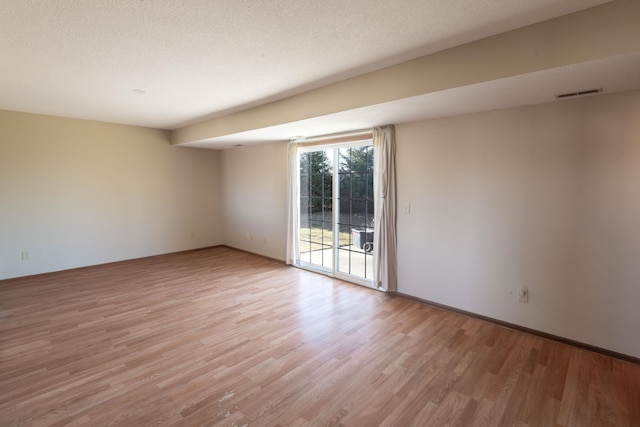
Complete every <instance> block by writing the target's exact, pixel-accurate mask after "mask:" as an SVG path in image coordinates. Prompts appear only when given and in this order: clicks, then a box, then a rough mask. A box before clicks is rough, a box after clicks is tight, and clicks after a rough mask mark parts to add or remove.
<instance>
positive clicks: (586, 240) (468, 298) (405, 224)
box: [396, 92, 640, 357]
mask: <svg viewBox="0 0 640 427" xmlns="http://www.w3.org/2000/svg"><path fill="white" fill-rule="evenodd" d="M396 129H397V142H398V153H397V154H398V158H397V166H398V168H397V169H398V202H399V203H400V204H402V203H411V213H410V214H408V215H403V214H402V213H399V216H398V256H399V291H400V292H402V293H405V294H409V295H413V296H417V297H420V298H423V299H427V300H431V301H435V302H438V303H442V304H446V305H449V306H453V307H457V308H460V309H463V310H468V311H471V312H474V313H479V314H482V315H485V316H490V317H493V318H496V319H501V320H504V321H507V322H511V323H516V324H519V325H522V326H526V327H529V328H533V329H537V330H540V331H544V332H548V333H551V334H555V335H559V336H563V337H566V338H570V339H574V340H577V341H580V342H583V343H587V344H592V345H596V346H599V347H603V348H607V349H610V350H613V351H617V352H621V353H625V354H629V355H632V356H635V357H640V310H638V303H639V302H640V92H631V93H626V94H620V95H608V96H598V97H592V98H586V99H580V100H571V101H563V102H556V103H551V104H545V105H540V106H532V107H525V108H516V109H509V110H503V111H496V112H489V113H482V114H475V115H469V116H461V117H452V118H446V119H440V120H431V121H425V122H420V123H411V124H405V125H399V126H397V127H396ZM525 285H526V286H528V288H529V292H530V297H529V303H528V304H524V303H520V302H518V300H517V290H518V288H519V287H520V286H525Z"/></svg>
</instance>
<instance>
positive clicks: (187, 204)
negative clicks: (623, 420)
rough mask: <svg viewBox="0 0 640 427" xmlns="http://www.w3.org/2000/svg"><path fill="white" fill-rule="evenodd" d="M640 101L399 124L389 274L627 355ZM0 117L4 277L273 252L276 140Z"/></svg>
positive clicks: (423, 292)
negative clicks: (215, 138) (180, 254)
mask: <svg viewBox="0 0 640 427" xmlns="http://www.w3.org/2000/svg"><path fill="white" fill-rule="evenodd" d="M639 118H640V92H630V93H625V94H617V95H604V96H597V97H591V98H586V99H580V100H572V101H569V100H568V101H562V102H555V103H551V104H545V105H539V106H531V107H523V108H516V109H508V110H502V111H495V112H488V113H482V114H474V115H468V116H459V117H451V118H446V119H438V120H429V121H424V122H418V123H410V124H401V125H397V126H396V129H397V142H398V158H397V170H398V198H399V200H398V202H399V203H400V204H403V203H411V213H410V214H408V215H405V214H402V213H400V214H399V216H398V234H399V235H398V254H399V291H400V292H402V293H405V294H409V295H413V296H416V297H420V298H424V299H428V300H432V301H435V302H438V303H442V304H447V305H450V306H453V307H457V308H460V309H463V310H468V311H472V312H475V313H478V314H482V315H486V316H490V317H493V318H497V319H501V320H504V321H507V322H511V323H516V324H519V325H522V326H526V327H530V328H534V329H538V330H541V331H544V332H548V333H552V334H556V335H559V336H563V337H566V338H570V339H574V340H577V341H581V342H584V343H587V344H592V345H596V346H599V347H603V348H607V349H610V350H613V351H618V352H621V353H625V354H629V355H632V356H635V357H640V341H639V340H638V339H637V337H638V329H637V328H638V325H640V310H637V308H636V304H637V301H640V287H639V286H638V278H639V277H640V262H638V254H640V192H639V191H638V188H640V142H639V141H640V120H639ZM0 132H1V135H2V138H1V139H0V145H1V147H0V148H1V149H2V151H1V152H2V155H1V156H0V203H1V210H0V236H1V239H0V260H1V261H2V264H1V265H0V274H1V275H0V277H12V276H18V275H26V274H33V273H37V272H40V271H51V270H59V269H64V268H71V267H76V266H80V265H89V264H97V263H101V262H108V261H115V260H118V259H127V258H135V257H141V256H146V255H152V254H156V253H164V252H171V251H178V250H183V249H189V248H195V247H201V246H210V245H214V244H219V243H224V244H227V245H229V246H232V247H237V248H240V249H244V250H247V251H251V252H254V253H258V254H262V255H266V256H269V257H272V258H277V259H284V257H285V247H286V219H287V216H286V188H285V187H286V148H287V144H286V143H275V144H265V145H257V146H248V147H238V148H234V149H229V150H225V151H222V152H220V153H217V152H215V151H203V150H194V149H180V148H177V147H172V146H170V145H169V144H168V142H167V137H166V134H165V133H163V132H162V131H156V130H150V129H142V128H135V127H127V126H119V125H110V124H104V123H95V122H86V121H80V120H70V119H59V118H51V117H44V116H34V115H28V114H21V113H9V112H0ZM218 164H219V166H218ZM218 188H219V189H220V193H219V194H218ZM218 201H219V203H218ZM218 207H220V213H219V214H218ZM220 224H221V225H220ZM191 231H193V232H195V239H191V237H190V236H191V234H190V233H191ZM247 234H248V235H249V238H247ZM251 235H253V239H251ZM265 242H266V243H265ZM25 249H26V250H29V251H30V252H31V256H32V259H31V260H30V261H20V251H21V250H25ZM525 285H526V286H528V287H529V291H530V302H529V303H528V304H523V303H519V302H518V301H517V290H518V288H519V287H520V286H525Z"/></svg>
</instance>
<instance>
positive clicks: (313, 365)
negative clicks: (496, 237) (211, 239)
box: [0, 247, 640, 427]
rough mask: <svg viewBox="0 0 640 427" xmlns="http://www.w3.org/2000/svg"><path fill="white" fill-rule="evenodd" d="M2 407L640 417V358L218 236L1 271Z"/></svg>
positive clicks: (83, 415) (113, 412)
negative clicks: (255, 251)
mask: <svg viewBox="0 0 640 427" xmlns="http://www.w3.org/2000/svg"><path fill="white" fill-rule="evenodd" d="M0 424H1V425H3V426H6V425H33V426H63V425H90V426H102V425H121V426H163V425H180V426H183V425H184V426H192V425H193V426H196V425H220V426H243V425H247V426H307V425H332V426H366V427H368V426H378V425H380V426H412V425H415V426H443V425H451V426H454V425H456V426H471V425H479V426H499V425H505V426H513V425H518V426H526V425H530V426H543V425H550V426H558V425H560V426H591V425H602V426H613V425H620V426H640V366H637V365H633V364H630V363H627V362H623V361H620V360H615V359H611V358H608V357H605V356H602V355H598V354H594V353H590V352H587V351H584V350H580V349H577V348H573V347H570V346H567V345H564V344H559V343H556V342H553V341H549V340H545V339H542V338H538V337H535V336H531V335H528V334H525V333H522V332H515V331H512V330H509V329H506V328H503V327H500V326H497V325H494V324H491V323H487V322H484V321H481V320H477V319H473V318H469V317H465V316H463V315H459V314H454V313H450V312H447V311H443V310H440V309H436V308H433V307H429V306H426V305H423V304H420V303H418V302H415V301H411V300H408V299H404V298H401V297H390V296H387V295H385V294H383V293H380V292H376V291H373V290H369V289H366V288H362V287H358V286H355V285H350V284H346V283H344V282H340V281H336V280H332V279H330V278H328V277H324V276H321V275H316V274H313V273H309V272H306V271H303V270H300V269H296V268H291V267H286V266H284V265H283V264H280V263H278V262H275V261H271V260H268V259H265V258H261V257H257V256H253V255H250V254H246V253H243V252H239V251H235V250H232V249H228V248H222V247H220V248H212V249H207V250H200V251H193V252H186V253H180V254H173V255H167V256H160V257H154V258H148V259H143V260H135V261H127V262H123V263H117V264H111V265H106V266H98V267H91V268H85V269H80V270H75V271H68V272H61V273H52V274H47V275H42V276H36V277H31V278H22V279H12V280H7V281H3V282H0Z"/></svg>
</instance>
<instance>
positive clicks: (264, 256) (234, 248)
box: [220, 245, 286, 264]
mask: <svg viewBox="0 0 640 427" xmlns="http://www.w3.org/2000/svg"><path fill="white" fill-rule="evenodd" d="M220 246H221V247H223V248H227V249H233V250H234V251H240V252H244V253H246V254H251V255H255V256H259V257H261V258H266V259H269V260H271V261H277V262H279V263H281V264H286V262H285V261H284V260H281V259H278V258H273V257H270V256H268V255H262V254H258V253H255V252H251V251H248V250H246V249H240V248H236V247H233V246H229V245H220Z"/></svg>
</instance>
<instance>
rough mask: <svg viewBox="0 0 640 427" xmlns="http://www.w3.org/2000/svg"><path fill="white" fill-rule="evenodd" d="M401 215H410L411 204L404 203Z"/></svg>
mask: <svg viewBox="0 0 640 427" xmlns="http://www.w3.org/2000/svg"><path fill="white" fill-rule="evenodd" d="M402 213H403V214H410V213H411V203H404V204H403V205H402Z"/></svg>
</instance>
